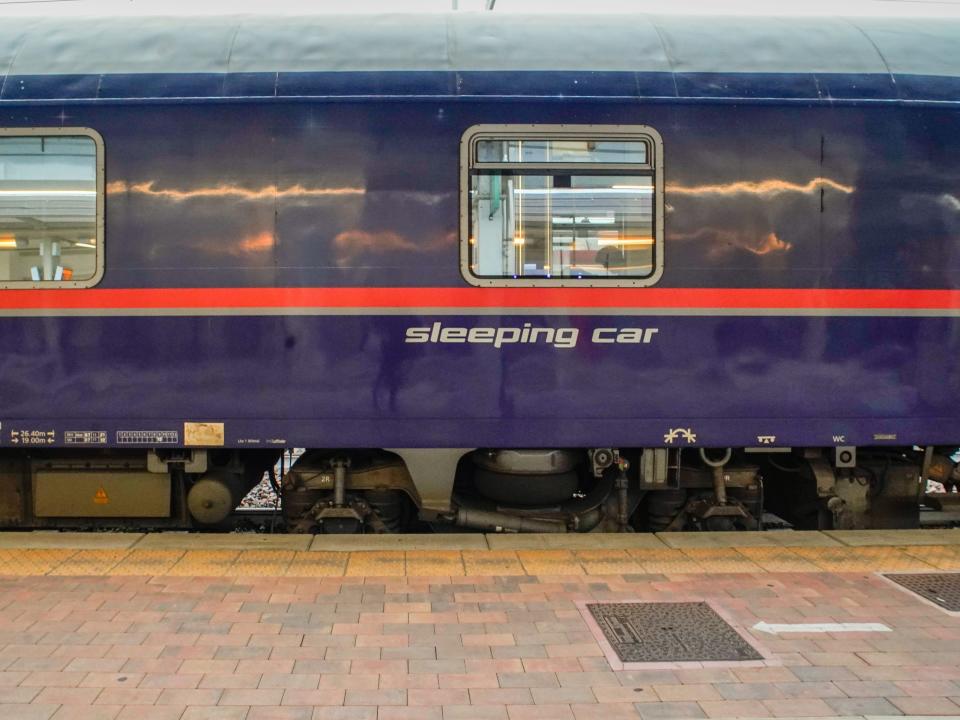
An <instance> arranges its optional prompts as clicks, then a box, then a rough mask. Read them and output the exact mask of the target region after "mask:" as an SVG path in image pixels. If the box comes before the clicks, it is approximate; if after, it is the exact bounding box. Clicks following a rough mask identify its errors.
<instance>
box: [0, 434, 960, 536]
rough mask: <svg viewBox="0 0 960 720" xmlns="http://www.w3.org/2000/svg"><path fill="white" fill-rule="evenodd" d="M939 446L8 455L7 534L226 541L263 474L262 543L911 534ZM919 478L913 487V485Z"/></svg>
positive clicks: (940, 455) (943, 461)
mask: <svg viewBox="0 0 960 720" xmlns="http://www.w3.org/2000/svg"><path fill="white" fill-rule="evenodd" d="M955 450H956V448H952V447H932V446H929V447H926V448H918V447H906V448H888V447H884V448H852V447H846V448H812V449H775V450H771V449H766V448H763V449H760V448H752V449H751V448H747V449H730V448H720V449H702V448H696V447H689V448H682V449H675V448H647V449H618V448H589V449H571V448H563V449H558V448H553V449H458V450H424V449H416V450H403V449H400V450H386V449H377V450H370V449H337V450H308V451H306V452H303V453H302V454H300V455H299V456H298V457H297V459H296V460H295V462H293V463H292V464H290V465H288V464H287V463H286V462H285V461H284V459H285V457H286V456H285V455H282V454H281V453H280V451H273V450H257V451H244V450H220V449H218V450H187V451H172V450H167V451H143V450H129V451H99V452H97V453H92V454H91V453H84V454H77V453H76V452H71V451H65V450H44V451H36V452H25V451H19V452H14V451H8V452H5V453H4V454H2V455H0V525H2V526H4V527H8V528H73V529H79V528H89V529H97V528H120V529H123V528H129V529H134V528H135V529H195V530H219V531H222V530H227V529H232V528H234V526H235V525H236V522H237V513H236V512H235V510H236V508H237V506H238V505H239V504H240V502H241V499H242V498H243V497H244V496H245V495H246V493H247V492H248V491H249V490H250V489H251V488H252V487H254V486H255V485H257V484H258V483H260V482H261V481H262V479H263V478H268V479H269V482H270V485H271V487H272V489H273V492H274V493H275V497H276V502H275V504H274V506H275V516H274V517H273V518H272V521H271V524H270V529H271V531H285V532H291V533H330V534H334V533H336V534H349V533H401V532H508V533H519V532H532V533H574V532H576V533H585V532H664V531H691V530H694V531H695V530H711V531H719V530H757V529H762V528H763V527H764V517H765V513H768V515H767V517H768V518H769V517H770V515H769V513H773V514H774V516H775V517H776V518H777V522H778V523H782V524H783V525H786V526H789V527H794V528H797V529H870V528H912V527H918V526H919V524H920V508H921V504H922V502H923V500H924V494H925V489H926V485H927V480H933V481H936V482H940V483H941V484H943V485H944V486H946V487H948V488H949V487H952V486H953V485H955V484H956V483H957V482H958V481H960V467H958V465H957V463H956V462H955V461H954V459H953V456H952V453H953V452H954V451H955ZM921 478H923V480H922V481H921Z"/></svg>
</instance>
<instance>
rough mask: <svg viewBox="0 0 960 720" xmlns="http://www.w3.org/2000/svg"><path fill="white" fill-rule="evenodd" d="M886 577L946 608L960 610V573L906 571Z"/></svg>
mask: <svg viewBox="0 0 960 720" xmlns="http://www.w3.org/2000/svg"><path fill="white" fill-rule="evenodd" d="M884 577H886V578H887V579H888V580H893V582H895V583H897V585H900V586H901V587H905V588H906V589H907V590H909V591H910V592H913V593H916V594H917V595H919V596H920V597H922V598H925V599H927V600H929V601H930V602H932V603H934V604H936V605H939V606H940V607H942V608H943V609H944V610H949V611H950V612H960V573H904V574H897V575H884Z"/></svg>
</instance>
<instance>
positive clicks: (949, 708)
mask: <svg viewBox="0 0 960 720" xmlns="http://www.w3.org/2000/svg"><path fill="white" fill-rule="evenodd" d="M887 700H889V701H890V702H891V704H893V705H896V707H897V709H899V710H900V711H901V712H902V713H903V714H905V715H957V714H960V705H957V704H956V703H954V702H952V701H951V700H950V699H949V698H945V697H896V698H887Z"/></svg>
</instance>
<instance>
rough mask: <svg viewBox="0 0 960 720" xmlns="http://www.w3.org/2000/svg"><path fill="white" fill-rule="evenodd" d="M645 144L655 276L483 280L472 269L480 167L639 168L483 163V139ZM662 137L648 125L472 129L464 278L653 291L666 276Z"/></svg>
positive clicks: (464, 202) (465, 150)
mask: <svg viewBox="0 0 960 720" xmlns="http://www.w3.org/2000/svg"><path fill="white" fill-rule="evenodd" d="M489 139H497V140H644V141H646V142H647V144H648V148H649V157H648V162H647V163H645V165H649V166H650V170H651V171H652V172H651V175H650V176H651V177H652V178H653V190H654V193H653V194H654V197H653V272H652V273H651V274H650V275H648V276H647V277H644V278H624V277H615V278H614V277H604V278H599V277H594V278H590V279H589V280H588V279H585V278H582V279H576V278H569V277H561V278H544V277H529V278H512V277H510V278H508V277H496V278H490V277H481V276H478V275H475V274H474V273H473V271H472V270H471V269H470V220H471V217H470V213H471V208H470V174H471V170H473V169H474V168H476V167H479V168H482V169H484V170H496V169H518V168H522V169H523V170H543V171H544V173H545V174H546V173H549V171H550V170H561V169H562V170H574V171H575V170H577V169H582V170H594V171H596V170H606V169H609V170H610V171H611V174H613V173H615V172H616V170H617V168H618V167H619V168H621V169H623V168H624V167H634V168H635V167H636V166H637V164H635V163H629V164H619V163H572V162H568V163H559V162H556V163H522V164H521V163H492V162H482V163H478V162H476V161H475V160H474V158H475V157H476V147H477V143H478V142H479V141H480V140H489ZM663 220H664V199H663V139H662V138H661V136H660V133H659V132H657V131H656V130H655V129H654V128H652V127H650V126H649V125H567V124H549V125H548V124H483V125H473V126H472V127H470V128H468V129H467V130H466V131H465V132H464V133H463V135H462V136H461V138H460V275H461V276H462V277H463V279H464V280H465V281H466V282H467V283H469V284H470V285H473V286H475V287H650V286H651V285H655V284H656V283H657V282H659V280H660V278H661V276H662V275H663V256H664V252H663V236H664V222H663Z"/></svg>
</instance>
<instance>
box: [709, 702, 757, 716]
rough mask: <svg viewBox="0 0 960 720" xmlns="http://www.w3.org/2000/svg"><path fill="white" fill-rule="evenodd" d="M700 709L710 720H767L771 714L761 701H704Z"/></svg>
mask: <svg viewBox="0 0 960 720" xmlns="http://www.w3.org/2000/svg"><path fill="white" fill-rule="evenodd" d="M700 709H701V710H702V711H703V713H704V714H705V715H706V716H707V717H708V718H765V717H769V715H770V712H769V711H768V710H767V708H765V707H764V706H763V703H761V702H760V701H759V700H704V701H701V702H700Z"/></svg>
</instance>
